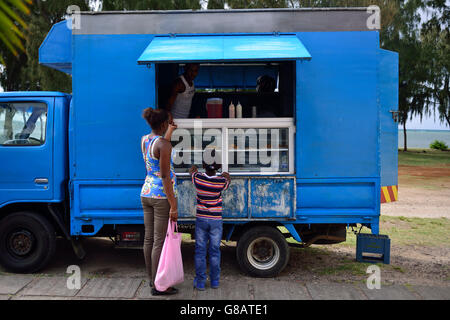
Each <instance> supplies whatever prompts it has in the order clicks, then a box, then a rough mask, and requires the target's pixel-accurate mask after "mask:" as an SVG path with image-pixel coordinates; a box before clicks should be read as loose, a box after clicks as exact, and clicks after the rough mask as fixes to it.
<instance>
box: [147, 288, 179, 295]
mask: <svg viewBox="0 0 450 320" xmlns="http://www.w3.org/2000/svg"><path fill="white" fill-rule="evenodd" d="M177 293H178V289H176V288H173V287H170V288H169V289H167V290H166V291H158V290H156V289H155V288H152V296H168V295H172V294H177Z"/></svg>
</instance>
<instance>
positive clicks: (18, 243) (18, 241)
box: [8, 230, 34, 256]
mask: <svg viewBox="0 0 450 320" xmlns="http://www.w3.org/2000/svg"><path fill="white" fill-rule="evenodd" d="M8 242H9V248H10V249H11V251H12V253H14V254H15V255H18V256H25V255H27V254H29V253H30V252H31V250H32V248H33V243H34V237H33V235H32V234H31V233H30V232H29V231H27V230H20V231H16V232H14V233H12V234H11V236H10V237H9V241H8Z"/></svg>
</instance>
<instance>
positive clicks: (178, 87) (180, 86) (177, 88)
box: [166, 78, 186, 112]
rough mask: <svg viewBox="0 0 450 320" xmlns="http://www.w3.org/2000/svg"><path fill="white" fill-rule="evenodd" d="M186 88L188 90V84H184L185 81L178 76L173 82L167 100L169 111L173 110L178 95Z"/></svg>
mask: <svg viewBox="0 0 450 320" xmlns="http://www.w3.org/2000/svg"><path fill="white" fill-rule="evenodd" d="M184 90H186V86H185V85H184V83H183V81H182V80H181V79H180V78H177V79H176V80H175V82H174V83H173V86H172V90H171V92H170V97H169V100H167V105H166V109H167V111H169V112H171V111H172V106H173V104H174V102H175V100H176V98H177V95H178V94H179V93H183V92H184Z"/></svg>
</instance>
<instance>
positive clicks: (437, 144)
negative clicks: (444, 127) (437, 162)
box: [430, 140, 448, 151]
mask: <svg viewBox="0 0 450 320" xmlns="http://www.w3.org/2000/svg"><path fill="white" fill-rule="evenodd" d="M430 148H431V149H435V150H441V151H445V150H447V149H448V146H447V145H446V144H445V142H444V141H438V140H434V141H433V143H431V144H430Z"/></svg>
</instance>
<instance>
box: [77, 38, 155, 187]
mask: <svg viewBox="0 0 450 320" xmlns="http://www.w3.org/2000/svg"><path fill="white" fill-rule="evenodd" d="M151 38H152V36H151V35H115V36H104V35H98V36H84V35H80V36H74V45H75V48H76V50H75V54H74V66H73V90H74V97H73V106H72V109H71V118H70V130H71V144H70V154H71V155H70V157H71V159H70V162H71V163H70V165H71V179H144V177H145V166H144V162H143V160H142V155H141V151H140V139H141V136H143V135H145V134H147V133H148V132H149V131H150V127H149V126H148V124H147V123H146V121H145V120H144V119H143V118H142V110H143V109H144V108H147V107H150V106H151V107H155V104H156V102H155V68H154V67H152V68H150V69H149V68H147V67H145V66H138V65H137V64H136V59H137V57H138V56H139V54H140V53H141V52H142V50H144V48H145V47H146V46H147V44H148V42H149V41H150V40H151Z"/></svg>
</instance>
